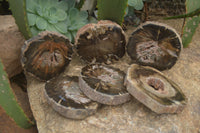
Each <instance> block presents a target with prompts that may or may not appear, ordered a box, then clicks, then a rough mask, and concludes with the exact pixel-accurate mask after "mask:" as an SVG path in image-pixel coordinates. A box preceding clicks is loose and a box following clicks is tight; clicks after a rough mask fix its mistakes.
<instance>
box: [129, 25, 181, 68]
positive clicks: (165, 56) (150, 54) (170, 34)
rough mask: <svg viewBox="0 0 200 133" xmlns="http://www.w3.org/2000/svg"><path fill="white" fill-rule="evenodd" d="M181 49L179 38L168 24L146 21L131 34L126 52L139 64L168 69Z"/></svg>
mask: <svg viewBox="0 0 200 133" xmlns="http://www.w3.org/2000/svg"><path fill="white" fill-rule="evenodd" d="M181 49H182V42H181V38H180V36H179V35H178V33H177V32H176V31H175V30H174V29H173V28H172V27H170V26H167V25H165V24H161V23H158V22H146V23H144V24H142V25H140V26H139V27H138V28H137V29H136V30H135V31H134V32H133V33H132V35H131V37H130V38H129V41H128V44H127V53H128V55H129V56H130V57H131V59H132V60H134V61H136V62H137V63H138V64H140V65H145V66H152V67H154V68H157V69H159V70H165V69H170V68H171V67H172V66H173V65H174V64H175V63H176V61H177V59H178V57H179V55H180V52H181Z"/></svg>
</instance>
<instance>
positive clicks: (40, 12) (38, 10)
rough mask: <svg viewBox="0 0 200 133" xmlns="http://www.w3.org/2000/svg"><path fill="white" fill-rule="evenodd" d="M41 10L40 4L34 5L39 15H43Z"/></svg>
mask: <svg viewBox="0 0 200 133" xmlns="http://www.w3.org/2000/svg"><path fill="white" fill-rule="evenodd" d="M43 10H44V9H42V7H41V6H37V7H36V12H37V14H38V15H39V16H43Z"/></svg>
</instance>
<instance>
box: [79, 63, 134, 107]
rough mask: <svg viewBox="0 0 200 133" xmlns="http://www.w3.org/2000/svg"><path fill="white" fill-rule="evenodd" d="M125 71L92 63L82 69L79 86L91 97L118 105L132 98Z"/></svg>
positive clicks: (100, 101) (103, 102) (108, 103)
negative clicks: (127, 87)
mask: <svg viewBox="0 0 200 133" xmlns="http://www.w3.org/2000/svg"><path fill="white" fill-rule="evenodd" d="M124 78H125V73H124V72H122V71H120V70H119V69H116V68H113V67H110V66H105V65H100V64H91V65H87V66H85V67H84V68H83V69H82V72H81V76H80V77H79V86H80V88H81V90H82V91H83V93H84V94H85V95H86V96H87V97H89V98H90V99H92V100H94V101H97V102H99V103H102V104H107V105H118V104H122V103H125V102H127V101H129V100H130V97H131V96H130V94H129V93H128V92H127V90H126V87H125V86H124Z"/></svg>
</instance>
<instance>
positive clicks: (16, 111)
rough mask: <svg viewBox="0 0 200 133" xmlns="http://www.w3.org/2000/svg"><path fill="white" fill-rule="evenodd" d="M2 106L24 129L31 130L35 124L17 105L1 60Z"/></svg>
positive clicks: (0, 99) (0, 94)
mask: <svg viewBox="0 0 200 133" xmlns="http://www.w3.org/2000/svg"><path fill="white" fill-rule="evenodd" d="M0 106H1V107H2V108H3V109H4V110H5V111H6V113H7V114H8V115H9V116H10V117H11V118H12V119H13V120H14V121H15V122H16V124H17V125H19V126H20V127H22V128H29V127H31V126H32V125H33V124H34V123H33V122H32V121H30V120H29V118H28V117H27V116H26V115H25V113H24V112H23V110H22V109H21V107H20V106H19V104H18V103H17V101H16V99H15V96H14V94H13V91H12V89H11V87H10V83H9V80H8V78H7V74H6V72H5V71H4V67H3V64H2V62H1V60H0Z"/></svg>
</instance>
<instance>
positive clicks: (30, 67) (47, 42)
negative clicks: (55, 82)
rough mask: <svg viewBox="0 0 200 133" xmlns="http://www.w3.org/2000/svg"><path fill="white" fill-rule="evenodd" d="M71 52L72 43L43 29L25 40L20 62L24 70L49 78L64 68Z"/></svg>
mask: <svg viewBox="0 0 200 133" xmlns="http://www.w3.org/2000/svg"><path fill="white" fill-rule="evenodd" d="M72 52H73V51H72V44H71V43H70V41H69V40H68V39H67V38H66V37H65V36H63V35H61V34H59V33H55V32H49V31H44V32H42V33H40V34H39V35H38V36H36V37H33V38H31V39H29V40H27V41H26V42H25V44H24V46H23V47H22V58H21V62H22V66H23V68H24V70H25V71H26V72H28V73H31V75H35V76H36V77H38V78H39V79H41V80H49V79H51V78H52V77H55V76H57V75H59V74H60V73H61V72H63V71H64V70H65V67H66V66H67V65H68V64H69V62H70V61H71V56H72Z"/></svg>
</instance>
